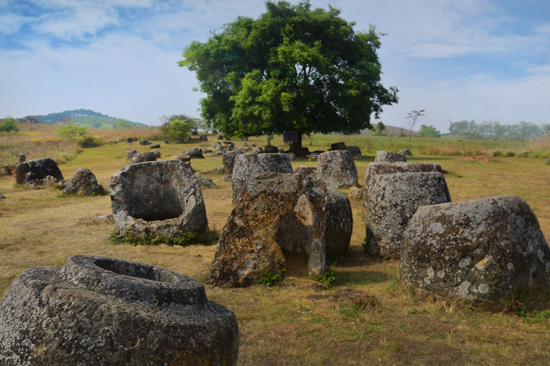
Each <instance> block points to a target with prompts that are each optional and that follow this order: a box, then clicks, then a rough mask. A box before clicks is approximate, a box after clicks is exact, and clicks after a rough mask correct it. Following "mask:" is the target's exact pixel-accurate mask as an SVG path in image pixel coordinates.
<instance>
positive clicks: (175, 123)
mask: <svg viewBox="0 0 550 366" xmlns="http://www.w3.org/2000/svg"><path fill="white" fill-rule="evenodd" d="M190 131H191V125H190V123H188V122H186V121H182V120H181V119H174V120H172V121H171V122H169V127H168V136H170V138H171V139H173V140H176V141H179V142H183V141H185V139H186V138H187V136H189V132H190Z"/></svg>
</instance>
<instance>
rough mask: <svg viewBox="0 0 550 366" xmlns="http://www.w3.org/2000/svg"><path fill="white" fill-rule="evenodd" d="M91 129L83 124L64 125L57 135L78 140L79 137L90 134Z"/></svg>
mask: <svg viewBox="0 0 550 366" xmlns="http://www.w3.org/2000/svg"><path fill="white" fill-rule="evenodd" d="M89 134H90V131H88V129H87V128H86V127H82V126H63V127H61V128H60V129H59V130H58V131H57V135H58V136H59V137H61V138H64V139H68V140H76V139H78V138H79V137H82V136H86V135H89Z"/></svg>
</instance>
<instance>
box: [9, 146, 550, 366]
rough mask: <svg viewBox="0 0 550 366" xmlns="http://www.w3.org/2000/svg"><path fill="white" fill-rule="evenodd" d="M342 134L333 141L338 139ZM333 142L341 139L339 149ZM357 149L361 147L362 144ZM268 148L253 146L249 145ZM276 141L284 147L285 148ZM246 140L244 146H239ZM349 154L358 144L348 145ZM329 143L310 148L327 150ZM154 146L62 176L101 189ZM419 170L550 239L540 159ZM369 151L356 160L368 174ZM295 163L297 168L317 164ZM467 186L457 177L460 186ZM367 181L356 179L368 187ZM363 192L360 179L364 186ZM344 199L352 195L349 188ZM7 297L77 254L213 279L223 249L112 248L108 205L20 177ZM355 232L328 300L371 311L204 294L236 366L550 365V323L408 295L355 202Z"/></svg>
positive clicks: (94, 160)
mask: <svg viewBox="0 0 550 366" xmlns="http://www.w3.org/2000/svg"><path fill="white" fill-rule="evenodd" d="M337 137H338V136H336V138H337ZM335 142H336V141H335ZM357 142H360V141H357ZM211 143H212V141H210V142H208V143H200V144H199V143H198V141H193V142H189V143H186V144H170V145H164V144H163V143H162V142H161V146H162V148H161V149H160V151H161V152H162V153H163V157H164V158H168V159H171V158H174V157H175V156H176V155H177V154H178V153H179V152H181V151H183V150H187V149H189V148H190V147H193V146H199V147H203V148H204V147H207V146H211ZM253 143H255V144H258V145H263V144H265V140H264V139H260V138H258V139H253V140H252V141H250V142H249V144H253ZM275 143H278V144H281V143H282V142H281V141H280V140H279V139H276V140H275ZM240 144H241V143H239V142H237V145H238V146H240ZM349 145H351V143H349ZM326 147H327V146H326V142H320V143H319V144H316V143H315V141H314V144H313V145H312V147H311V149H312V150H313V149H326ZM130 148H136V149H137V150H138V151H148V150H149V148H148V147H146V146H139V145H132V146H131V147H130V146H128V145H127V144H121V143H119V144H106V145H104V146H100V147H96V148H91V149H84V151H83V152H82V153H81V154H78V155H77V156H76V157H75V158H74V159H72V160H70V161H69V162H68V163H65V164H62V165H61V166H60V169H61V170H62V172H63V174H64V175H65V177H66V178H68V177H70V176H71V175H72V174H73V173H74V172H75V171H76V170H77V169H78V168H88V169H91V170H92V171H93V172H94V173H95V174H96V176H97V177H98V180H99V182H100V183H101V184H103V185H104V186H108V183H109V179H110V176H111V175H112V174H113V173H115V172H116V171H117V170H118V169H120V168H121V167H122V166H124V165H125V164H126V160H125V151H126V150H128V149H130ZM410 160H411V161H431V162H437V163H440V164H441V165H442V167H443V168H444V169H445V170H447V171H450V172H453V173H454V174H453V175H447V176H446V179H447V183H448V185H449V189H450V191H451V196H452V198H453V201H461V200H467V199H475V198H480V197H489V196H495V195H519V196H521V197H523V198H524V199H525V200H526V201H527V202H528V203H529V204H530V205H531V207H532V208H533V210H534V212H535V213H536V215H537V216H538V218H539V220H540V223H541V226H542V230H543V232H544V233H545V234H546V235H547V236H548V234H549V233H550V195H549V194H548V187H549V185H550V174H548V173H549V172H548V169H550V167H548V166H545V165H544V164H543V163H542V162H541V161H540V160H536V159H516V158H513V159H508V158H490V159H488V162H487V163H481V162H475V161H468V160H463V157H461V156H425V155H420V156H416V154H415V156H414V157H413V158H412V159H410ZM371 161H373V156H372V154H371V155H369V156H366V157H364V158H363V159H360V160H356V165H357V168H358V171H359V175H360V177H363V176H364V175H365V171H366V168H367V165H368V164H369V162H371ZM314 164H315V162H309V161H307V160H298V161H294V162H293V166H294V167H296V166H299V165H310V166H311V165H314ZM219 165H221V158H220V157H217V158H206V159H204V160H193V167H194V168H196V169H199V170H212V169H214V168H215V167H216V166H219ZM205 175H206V176H207V177H208V178H211V179H212V180H214V182H215V183H216V185H217V186H216V187H215V188H213V189H204V190H203V194H204V197H205V202H206V208H207V213H208V220H209V225H210V227H215V228H216V229H217V230H218V231H221V229H222V227H223V225H224V223H225V220H226V218H227V216H228V215H229V213H230V210H231V208H232V206H231V184H230V182H225V181H223V178H224V177H225V175H219V174H216V173H207V174H205ZM459 177H460V178H459ZM361 181H362V179H360V182H361ZM361 183H362V182H361ZM343 191H344V192H345V193H347V190H343ZM0 192H2V194H4V195H5V196H7V197H8V198H7V199H5V200H1V201H0V215H1V216H0V223H1V224H0V238H1V239H0V298H2V297H3V296H4V294H5V292H6V291H7V289H8V288H9V286H10V284H11V283H12V282H13V280H14V279H15V278H16V277H17V276H19V275H20V274H21V273H22V272H23V271H25V270H26V269H28V268H31V267H35V266H56V267H60V266H62V265H63V264H64V262H65V260H66V259H67V257H69V256H70V255H74V254H96V255H104V256H109V257H114V258H123V259H128V260H134V261H139V262H144V263H149V264H152V265H157V266H160V267H163V268H168V269H170V270H174V271H177V272H180V273H184V274H187V275H190V276H192V277H194V278H198V279H200V280H202V281H205V280H206V279H207V278H208V272H209V266H210V262H211V261H212V259H213V256H214V252H215V246H189V247H169V246H166V245H160V246H131V245H114V244H112V243H111V242H110V241H109V240H108V236H109V234H110V233H111V232H112V231H113V230H114V226H113V225H112V224H96V225H91V224H88V223H87V220H88V219H89V218H90V217H92V216H96V215H102V214H108V213H110V211H111V208H110V200H109V197H108V196H103V197H101V196H100V197H70V198H58V197H56V195H57V193H58V192H57V191H54V190H52V189H48V188H46V189H41V190H32V189H22V188H15V187H13V178H2V179H0ZM352 209H353V215H354V232H353V235H352V242H351V248H350V253H349V255H348V256H347V257H345V258H344V259H343V260H342V261H341V262H340V263H338V264H337V265H336V266H334V267H333V269H334V270H335V272H336V274H337V275H338V276H339V278H338V279H337V280H336V282H335V283H334V285H333V288H332V289H329V290H328V291H327V293H329V294H330V293H332V292H333V291H334V289H336V288H340V287H344V286H348V287H353V288H358V289H363V290H367V291H368V292H369V293H370V294H372V295H373V296H375V297H376V298H378V300H379V307H378V308H377V309H375V310H374V311H370V312H362V311H354V310H353V309H352V308H349V307H346V306H342V305H338V304H336V303H332V302H330V301H328V300H326V299H322V300H314V299H313V298H312V297H310V295H318V293H316V292H314V291H313V290H311V289H309V288H295V287H286V286H283V287H275V288H266V287H262V286H254V287H252V288H247V289H218V288H213V287H211V286H209V285H206V291H207V295H208V297H209V298H210V299H212V300H214V301H216V302H218V303H220V304H222V305H224V306H226V307H227V308H229V309H230V310H231V311H233V312H234V313H235V315H236V316H237V319H238V321H239V327H240V331H241V333H242V344H241V347H240V357H239V365H319V364H326V365H374V364H387V365H442V364H445V365H546V364H548V359H550V349H549V348H548V344H550V324H549V323H548V322H546V321H545V322H541V323H539V324H529V323H527V322H525V321H524V319H522V318H520V317H517V316H515V315H505V314H488V313H483V312H478V311H475V310H472V309H468V308H465V307H464V306H461V304H460V303H459V302H456V301H454V300H452V299H440V298H435V297H430V296H425V295H422V294H419V293H416V292H412V291H411V290H410V289H407V288H404V287H403V286H401V284H400V283H399V281H398V280H397V279H396V278H397V274H398V262H397V261H393V260H390V261H373V260H371V259H369V258H367V257H366V256H364V254H363V252H362V249H361V242H362V241H363V239H364V236H365V233H364V231H365V226H364V213H363V209H362V206H361V202H358V201H352Z"/></svg>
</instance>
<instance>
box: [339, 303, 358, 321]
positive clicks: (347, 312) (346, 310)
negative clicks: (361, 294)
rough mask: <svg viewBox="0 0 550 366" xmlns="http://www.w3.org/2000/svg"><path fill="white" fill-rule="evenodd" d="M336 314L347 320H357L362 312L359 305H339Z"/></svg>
mask: <svg viewBox="0 0 550 366" xmlns="http://www.w3.org/2000/svg"><path fill="white" fill-rule="evenodd" d="M338 309H339V310H338V312H339V313H340V314H342V315H344V316H346V317H348V318H357V316H358V315H359V314H361V313H362V312H363V310H364V309H363V308H362V307H361V305H359V304H340V305H338Z"/></svg>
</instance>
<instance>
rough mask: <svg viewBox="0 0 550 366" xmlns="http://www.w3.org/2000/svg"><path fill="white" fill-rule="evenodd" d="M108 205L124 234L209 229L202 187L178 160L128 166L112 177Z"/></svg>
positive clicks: (171, 233) (172, 233)
mask: <svg viewBox="0 0 550 366" xmlns="http://www.w3.org/2000/svg"><path fill="white" fill-rule="evenodd" d="M110 188H111V189H110V195H111V206H112V209H113V216H114V220H115V225H116V227H117V229H118V230H119V231H120V232H121V233H123V234H124V235H135V236H142V235H144V234H146V235H148V236H150V237H157V236H163V237H174V236H176V235H178V233H179V232H203V231H205V230H207V229H208V221H207V218H206V208H205V205H204V199H203V196H202V191H201V187H200V184H199V181H198V179H197V177H196V176H195V175H194V174H193V171H192V170H191V167H190V166H189V165H187V164H185V163H183V162H182V161H180V160H164V161H153V162H146V163H138V164H131V165H127V166H125V167H124V168H122V169H121V170H119V171H118V172H116V173H115V174H114V175H113V176H112V177H111V185H110Z"/></svg>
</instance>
